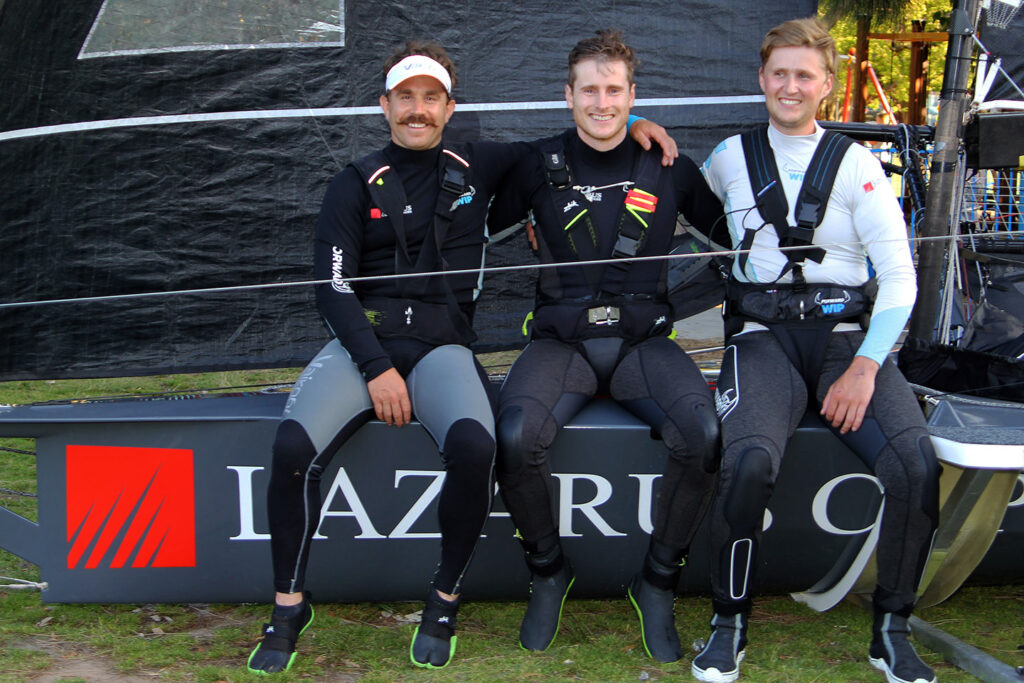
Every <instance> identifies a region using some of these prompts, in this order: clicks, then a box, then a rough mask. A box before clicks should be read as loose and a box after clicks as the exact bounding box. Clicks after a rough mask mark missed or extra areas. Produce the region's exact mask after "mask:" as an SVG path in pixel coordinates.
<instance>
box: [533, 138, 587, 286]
mask: <svg viewBox="0 0 1024 683" xmlns="http://www.w3.org/2000/svg"><path fill="white" fill-rule="evenodd" d="M540 155H541V161H542V163H543V164H544V176H545V179H546V180H547V185H548V195H549V196H550V198H551V202H550V204H551V215H552V216H554V217H555V218H556V220H559V221H560V222H561V227H562V230H561V234H563V235H565V238H566V239H567V240H568V242H569V248H570V249H572V252H573V253H574V254H576V258H577V259H579V260H580V261H594V260H597V259H598V258H599V257H600V253H599V252H598V250H597V242H596V240H597V233H596V232H595V231H594V225H593V223H592V222H591V220H590V209H589V208H588V206H587V201H586V200H585V199H584V198H583V195H582V194H581V193H580V192H579V191H578V190H575V189H573V175H572V169H571V168H570V167H569V162H568V160H567V159H566V156H565V145H564V140H563V136H561V135H559V136H557V137H554V138H550V139H548V140H544V141H542V142H541V144H540ZM580 267H581V268H582V269H583V275H584V277H585V278H586V280H587V285H588V286H589V288H590V290H591V291H593V292H597V290H598V287H599V286H600V282H601V272H602V270H603V269H602V268H601V266H599V265H593V266H580Z"/></svg>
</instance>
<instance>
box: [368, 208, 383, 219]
mask: <svg viewBox="0 0 1024 683" xmlns="http://www.w3.org/2000/svg"><path fill="white" fill-rule="evenodd" d="M382 215H383V214H382V213H381V211H380V209H378V208H376V207H374V208H372V209H370V218H380V217H381V216H382Z"/></svg>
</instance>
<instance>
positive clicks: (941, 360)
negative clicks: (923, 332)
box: [899, 337, 1024, 401]
mask: <svg viewBox="0 0 1024 683" xmlns="http://www.w3.org/2000/svg"><path fill="white" fill-rule="evenodd" d="M899 368H900V370H901V371H902V372H903V374H904V376H905V377H906V378H907V379H908V380H909V381H911V382H913V383H914V384H920V385H922V386H925V387H928V388H930V389H935V390H937V391H940V392H944V393H951V394H953V393H955V394H966V395H969V396H975V397H985V398H997V399H1002V400H1005V401H1024V361H1021V360H1016V359H1013V358H1007V357H1006V356H997V355H994V354H991V353H985V352H983V351H971V350H969V349H958V348H955V347H952V346H945V345H942V344H936V343H934V342H927V341H924V340H922V339H917V338H915V337H908V338H907V339H906V341H905V342H904V343H903V346H902V347H901V348H900V351H899Z"/></svg>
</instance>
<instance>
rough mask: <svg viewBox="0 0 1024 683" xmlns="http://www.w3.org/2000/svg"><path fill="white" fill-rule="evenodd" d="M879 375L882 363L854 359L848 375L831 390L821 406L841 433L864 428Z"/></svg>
mask: <svg viewBox="0 0 1024 683" xmlns="http://www.w3.org/2000/svg"><path fill="white" fill-rule="evenodd" d="M877 374H878V363H876V362H875V361H873V360H871V359H870V358H865V357H864V356H854V358H853V361H852V362H851V363H850V367H848V368H846V372H844V373H843V374H842V375H840V376H839V379H837V380H836V381H835V382H833V383H832V386H830V387H829V388H828V393H827V394H825V400H824V401H823V402H822V404H821V414H822V415H823V416H824V417H825V420H826V421H827V422H828V423H829V424H831V425H832V426H833V427H836V428H838V429H839V433H840V434H846V433H847V432H849V431H850V430H853V431H857V430H858V429H860V425H861V423H862V422H863V421H864V413H865V412H867V409H868V403H870V402H871V397H872V396H873V395H874V393H875V375H877Z"/></svg>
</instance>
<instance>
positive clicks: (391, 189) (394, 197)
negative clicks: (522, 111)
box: [352, 148, 472, 338]
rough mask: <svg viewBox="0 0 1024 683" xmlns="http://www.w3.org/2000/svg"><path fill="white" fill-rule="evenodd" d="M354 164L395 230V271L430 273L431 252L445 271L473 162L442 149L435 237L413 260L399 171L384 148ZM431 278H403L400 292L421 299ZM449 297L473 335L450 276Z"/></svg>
mask: <svg viewBox="0 0 1024 683" xmlns="http://www.w3.org/2000/svg"><path fill="white" fill-rule="evenodd" d="M352 166H353V167H354V168H355V169H356V171H358V172H359V175H360V176H361V177H362V178H363V179H364V180H365V181H366V183H367V188H368V190H369V192H370V198H371V199H372V200H373V202H374V203H375V204H377V205H378V206H379V207H380V209H381V211H382V212H383V213H385V214H387V218H388V220H389V222H390V223H391V226H392V228H393V229H394V231H395V242H396V245H397V246H396V248H395V273H396V274H407V273H422V272H426V271H427V270H428V268H429V264H430V262H431V260H432V259H431V257H430V254H436V263H437V264H438V265H439V266H440V268H441V269H442V270H444V269H447V266H448V264H447V263H446V262H445V259H444V252H443V250H442V247H443V245H444V241H445V238H446V237H447V235H448V228H449V227H450V226H451V222H452V214H453V213H454V211H455V209H456V207H457V206H458V203H457V202H458V199H459V197H460V196H461V195H462V194H463V193H464V192H465V191H466V186H467V184H466V172H467V170H468V169H469V163H468V162H467V161H466V160H465V159H464V158H463V157H462V156H460V155H458V154H456V153H455V152H452V151H451V150H448V149H444V148H442V150H441V155H440V159H439V161H438V169H437V177H438V184H439V186H440V189H439V191H438V195H437V203H436V204H435V207H434V239H433V241H426V240H425V241H424V243H423V245H422V246H421V247H420V253H419V255H418V256H417V259H416V262H415V263H413V261H412V258H411V257H410V256H409V248H408V244H407V242H406V236H405V220H404V211H405V206H406V203H407V199H406V194H405V188H404V187H403V186H402V182H401V179H399V177H398V175H397V174H392V173H390V171H391V166H390V164H389V162H388V160H387V157H385V156H384V153H383V152H381V151H379V150H378V151H376V152H374V153H372V154H369V155H368V156H365V157H363V158H362V159H358V160H356V161H354V162H352ZM429 280H430V278H425V277H423V278H402V279H401V280H399V284H398V292H399V295H400V296H401V297H402V298H413V299H416V298H421V297H422V296H423V295H424V294H425V292H426V289H427V287H428V285H429V284H430V282H429ZM441 283H442V285H441V286H442V287H443V289H444V293H445V299H446V300H447V302H448V308H449V311H450V313H451V317H452V320H453V322H454V323H455V325H456V328H457V329H458V330H459V331H460V333H463V335H464V336H465V337H466V338H472V330H471V328H470V325H469V321H468V320H466V316H465V315H464V314H463V313H462V311H461V308H460V307H459V305H458V301H457V300H456V298H455V293H454V292H453V291H452V288H451V285H450V284H449V283H448V281H447V279H445V278H441Z"/></svg>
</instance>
